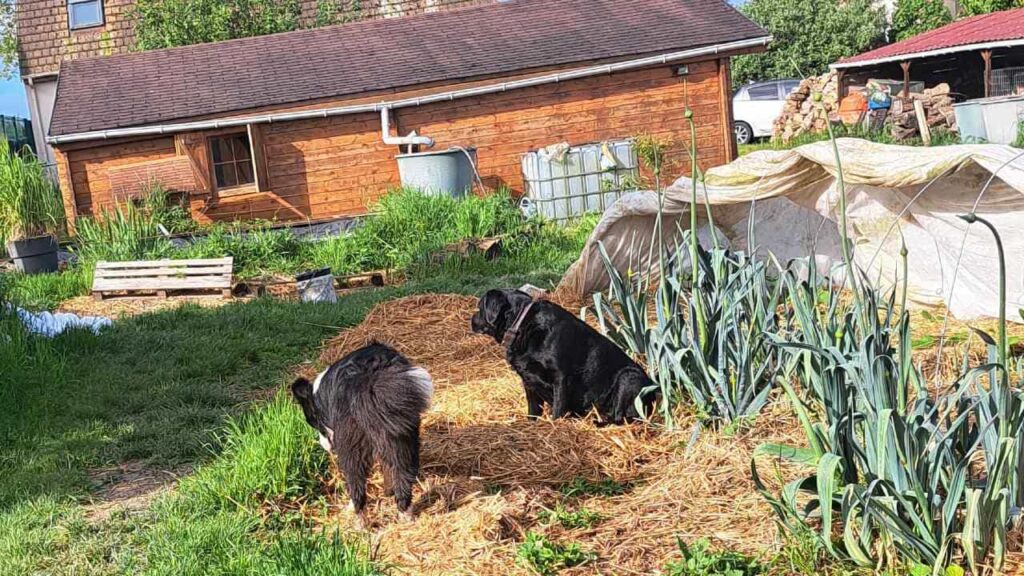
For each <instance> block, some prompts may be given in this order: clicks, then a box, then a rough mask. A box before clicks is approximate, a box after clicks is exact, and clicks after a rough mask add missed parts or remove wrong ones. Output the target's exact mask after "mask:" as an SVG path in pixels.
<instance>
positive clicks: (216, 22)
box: [132, 0, 302, 50]
mask: <svg viewBox="0 0 1024 576" xmlns="http://www.w3.org/2000/svg"><path fill="white" fill-rule="evenodd" d="M301 13H302V10H301V7H300V5H299V1H298V0H139V1H138V2H136V4H135V8H134V9H133V11H132V16H133V18H134V19H135V45H136V48H137V49H139V50H154V49H157V48H172V47H174V46H188V45H190V44H203V43H207V42H219V41H222V40H231V39H233V38H246V37H249V36H261V35H264V34H275V33H278V32H289V31H291V30H295V29H297V28H298V27H299V17H300V15H301Z"/></svg>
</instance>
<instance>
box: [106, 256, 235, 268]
mask: <svg viewBox="0 0 1024 576" xmlns="http://www.w3.org/2000/svg"><path fill="white" fill-rule="evenodd" d="M225 264H227V265H232V264H234V259H233V258H208V259H200V260H133V261H127V262H97V263H96V269H97V270H115V269H119V268H159V267H168V266H172V267H194V266H223V265H225Z"/></svg>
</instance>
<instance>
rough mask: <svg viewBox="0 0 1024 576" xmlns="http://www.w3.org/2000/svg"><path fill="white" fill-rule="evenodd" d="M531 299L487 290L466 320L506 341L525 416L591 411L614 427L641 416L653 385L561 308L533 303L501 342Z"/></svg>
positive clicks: (522, 294)
mask: <svg viewBox="0 0 1024 576" xmlns="http://www.w3.org/2000/svg"><path fill="white" fill-rule="evenodd" d="M532 301H533V299H532V298H531V297H530V295H529V294H526V293H525V292H521V291H519V290H491V291H489V292H487V293H486V294H484V297H483V298H481V299H480V303H479V311H477V313H476V314H474V315H473V318H472V320H471V321H470V325H471V327H472V329H473V332H476V333H478V334H487V335H489V336H492V337H494V339H495V341H497V342H498V343H499V344H501V343H503V342H505V344H506V346H507V359H508V363H509V364H510V365H511V366H512V368H513V369H514V370H515V371H516V373H518V374H519V376H520V377H521V378H522V379H523V388H524V389H525V390H526V404H527V406H528V411H527V413H528V414H529V416H530V417H531V418H539V417H540V416H541V415H542V413H543V409H544V405H545V404H548V405H550V407H551V416H552V417H553V418H561V417H562V416H565V415H569V414H571V415H575V416H583V415H585V414H586V413H587V412H589V411H590V410H591V408H597V410H598V412H599V413H600V415H601V417H602V419H603V420H605V421H607V422H611V423H613V424H621V423H623V422H629V421H632V420H635V419H637V418H639V417H640V414H639V413H638V412H637V410H636V405H635V402H634V401H635V399H636V398H637V397H638V396H640V395H641V394H642V393H643V391H644V390H645V389H647V388H648V387H650V386H652V383H651V380H650V378H648V377H647V374H645V373H644V371H643V369H641V368H640V366H639V365H637V363H636V362H634V361H633V360H632V359H630V358H629V357H628V356H627V355H626V354H625V353H624V352H623V351H622V350H621V349H619V347H617V346H615V344H613V343H612V342H611V341H610V340H608V339H607V338H605V337H604V336H602V335H601V334H600V333H599V332H597V331H596V330H594V329H593V328H591V327H590V326H587V324H586V323H584V322H583V321H581V320H580V319H578V318H576V317H575V316H573V315H572V314H570V313H569V312H568V311H566V310H565V309H563V308H561V307H559V306H558V305H556V304H554V303H552V302H547V301H544V300H538V301H536V302H534V303H533V306H532V307H531V308H530V309H529V310H527V311H526V314H525V316H523V319H522V322H521V324H520V326H519V329H518V330H517V331H516V332H515V333H514V334H509V336H510V338H509V340H508V341H507V342H506V341H505V340H506V332H508V331H509V330H511V329H512V328H513V326H514V324H515V322H516V319H517V318H519V315H520V313H521V312H522V311H523V310H524V308H526V307H527V306H529V305H530V302H532ZM652 396H653V394H651V393H648V394H645V397H644V400H643V404H644V405H645V406H647V407H646V408H645V411H646V412H648V413H649V407H650V405H651V404H652V403H653V400H654V399H653V397H652Z"/></svg>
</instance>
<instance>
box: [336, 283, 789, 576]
mask: <svg viewBox="0 0 1024 576" xmlns="http://www.w3.org/2000/svg"><path fill="white" fill-rule="evenodd" d="M475 309H476V299H474V298H467V297H462V296H447V295H446V296H438V295H429V296H414V297H410V298H404V299H401V300H396V301H391V302H387V303H384V304H381V305H379V306H378V307H377V308H375V309H374V310H373V311H372V312H371V313H370V315H369V316H367V318H366V321H365V322H364V323H363V324H362V325H360V326H359V327H357V328H354V329H352V330H349V331H346V332H343V333H342V334H341V335H340V336H338V337H337V338H335V339H334V340H332V341H331V342H330V343H329V344H328V346H327V348H326V349H325V351H324V353H323V355H322V358H321V360H322V361H323V362H324V363H326V362H331V361H333V360H336V359H337V358H340V357H341V356H342V355H344V354H345V353H347V352H349V351H351V350H353V349H354V348H356V347H358V346H360V345H362V344H364V343H365V342H367V341H369V340H371V339H378V340H380V341H383V342H387V343H389V344H391V345H393V346H395V347H396V348H398V349H399V350H401V351H402V352H403V353H405V354H407V355H408V356H409V357H410V358H411V359H413V360H414V361H416V362H417V363H419V364H421V365H423V366H424V367H425V368H427V369H428V370H429V371H430V372H431V373H432V374H433V375H434V377H435V383H436V384H437V391H436V394H435V398H434V406H433V407H432V409H431V411H430V412H429V413H428V415H427V417H426V419H425V422H424V431H423V454H422V461H423V470H422V474H421V478H422V480H421V483H420V491H419V497H418V502H417V513H418V516H417V519H416V521H415V522H414V523H412V524H401V523H398V521H397V518H396V514H395V510H394V504H393V503H392V502H391V501H390V500H386V499H384V498H383V496H382V488H381V486H380V479H379V478H378V479H377V480H376V482H375V486H374V487H373V488H372V489H371V510H370V511H369V512H370V517H371V520H372V522H373V523H374V525H375V526H376V534H375V539H376V540H377V544H378V545H379V549H380V551H381V553H382V554H383V556H384V559H385V560H386V561H389V562H393V563H394V564H395V565H396V566H397V570H398V571H399V572H400V573H407V574H482V575H491V574H494V575H499V574H500V575H506V574H527V573H529V572H528V570H527V569H526V568H524V567H522V566H518V565H517V564H516V561H515V554H516V545H517V543H518V542H519V541H521V539H522V538H523V537H524V535H525V534H526V532H527V531H536V532H540V533H544V534H545V535H547V536H549V537H550V538H552V539H555V540H559V541H565V542H568V541H574V542H579V543H580V545H581V546H582V547H583V548H584V549H586V550H589V551H592V552H595V553H597V557H598V558H597V560H596V561H595V562H594V563H591V564H589V565H588V566H584V567H581V568H577V569H574V570H571V571H566V572H565V573H568V574H573V573H578V574H584V573H586V574H591V573H594V572H595V571H596V572H600V573H616V574H636V573H651V572H652V571H655V570H658V569H659V568H660V567H662V566H663V565H664V563H665V562H666V561H667V560H669V559H671V558H673V557H674V554H675V549H676V546H675V537H676V536H681V537H683V538H684V539H686V540H692V539H696V538H700V537H708V538H710V539H711V540H712V542H713V543H715V544H717V545H720V546H728V547H731V548H736V549H739V550H743V551H746V552H750V553H755V554H756V553H760V552H764V551H766V550H769V549H771V548H773V547H774V546H775V540H776V531H775V528H774V525H773V521H772V516H771V512H770V510H769V508H768V506H767V505H766V504H765V503H764V501H763V500H762V499H761V497H760V496H759V495H758V494H757V493H756V491H755V490H754V488H753V485H752V483H751V481H750V473H749V470H750V459H751V456H752V451H753V449H754V447H756V446H757V445H758V444H760V443H762V442H766V441H773V442H798V441H799V431H798V429H797V426H796V423H795V422H794V421H793V419H792V418H791V417H789V416H788V415H787V411H786V410H784V409H783V408H781V407H780V408H776V409H773V410H772V411H771V412H770V413H769V414H767V415H765V416H764V417H763V418H761V419H760V420H759V422H758V424H757V426H756V427H755V429H754V430H751V431H746V432H742V433H739V434H737V435H733V436H729V435H722V434H715V433H710V432H708V433H704V434H702V435H701V436H700V437H699V438H698V439H697V441H696V442H695V443H693V444H692V445H689V440H690V437H691V435H690V433H689V431H686V432H679V433H668V432H664V431H661V430H658V429H656V428H654V427H650V426H645V425H633V426H608V427H598V426H596V425H595V424H594V423H593V421H591V420H568V419H567V420H560V421H555V422H552V421H549V420H544V421H539V422H531V421H528V420H527V419H526V417H525V413H526V407H525V400H524V398H523V393H522V390H521V385H520V383H519V380H518V378H517V377H516V376H515V374H514V373H512V372H511V371H510V370H509V369H508V367H507V365H506V363H505V361H504V359H503V357H502V353H501V349H500V347H499V346H498V345H497V344H496V343H495V342H494V341H493V340H490V339H488V338H485V337H480V336H475V335H473V334H471V333H470V331H469V317H470V315H471V314H472V313H473V311H474V310H475ZM570 310H572V308H570ZM688 445H689V446H688ZM764 466H765V469H766V470H767V471H768V473H769V475H771V473H772V472H771V471H772V470H773V469H774V468H773V466H772V465H771V463H770V462H769V463H765V464H764ZM577 478H586V479H588V480H592V481H597V480H600V479H602V478H612V479H614V480H616V481H617V482H620V483H622V484H625V485H628V486H630V489H629V490H628V491H627V492H626V493H625V494H621V495H618V496H612V497H601V496H593V497H584V498H579V499H571V500H567V501H565V504H566V505H567V506H569V507H570V508H576V507H585V508H587V509H589V510H592V511H595V512H598V513H600V514H602V515H603V516H605V519H604V520H603V521H601V522H600V523H598V524H597V525H596V526H595V527H593V528H590V529H575V530H567V529H565V528H562V527H561V526H559V525H545V524H543V523H542V522H541V521H540V520H539V519H538V515H539V514H540V513H541V512H542V511H544V510H545V509H546V508H552V507H554V506H555V505H556V504H557V503H559V502H560V501H562V499H563V496H562V495H561V493H560V492H559V491H558V487H559V486H562V485H564V484H568V483H570V482H572V481H573V480H575V479H577ZM339 508H340V506H339ZM351 520H352V519H351V517H350V516H349V515H348V513H346V512H341V511H339V512H338V513H337V514H336V515H334V516H333V517H332V518H331V519H330V521H331V522H337V523H341V524H343V525H347V526H350V525H351Z"/></svg>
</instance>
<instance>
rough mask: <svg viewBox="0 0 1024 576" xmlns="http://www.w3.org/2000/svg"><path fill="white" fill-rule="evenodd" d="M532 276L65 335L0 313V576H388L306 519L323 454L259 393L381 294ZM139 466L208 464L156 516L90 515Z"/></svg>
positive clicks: (354, 545) (318, 500)
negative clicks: (104, 484) (104, 480)
mask: <svg viewBox="0 0 1024 576" xmlns="http://www.w3.org/2000/svg"><path fill="white" fill-rule="evenodd" d="M521 282H533V283H543V282H544V280H543V278H542V277H540V276H538V275H535V274H530V273H529V272H517V273H516V274H513V275H510V276H502V277H487V276H483V275H481V276H478V277H473V278H461V279H458V280H452V279H448V278H444V277H441V276H433V277H428V278H423V279H421V280H416V281H414V282H410V283H408V284H406V285H403V286H401V287H392V288H384V289H379V290H370V291H363V292H356V293H353V294H349V295H346V296H343V297H342V298H341V300H340V301H339V303H338V304H336V305H315V304H301V303H296V302H284V301H278V300H273V299H260V300H257V301H254V302H251V303H236V304H230V305H227V306H224V307H221V308H217V309H205V308H199V307H196V306H185V307H182V308H180V309H177V310H172V311H164V312H159V313H155V314H151V315H144V316H139V317H135V318H131V319H125V320H121V321H118V322H116V323H115V325H114V327H113V328H111V329H108V330H107V331H105V332H104V333H103V334H102V335H101V336H98V337H97V336H94V335H92V334H88V333H82V332H72V333H67V334H65V335H62V336H61V337H58V338H56V339H54V340H46V339H43V338H39V337H34V336H31V335H27V334H26V333H25V332H24V330H22V329H21V327H20V324H18V323H17V321H16V320H15V319H14V318H13V317H12V316H11V315H9V314H0V406H3V407H4V409H3V410H0V574H69V573H71V574H104V575H106V574H159V575H164V574H166V575H171V574H175V575H176V574H195V575H200V574H203V575H205V574H224V575H227V574H257V575H260V574H267V575H279V574H301V575H307V574H351V575H369V574H377V573H379V571H380V570H382V567H381V566H380V564H379V562H377V561H376V560H375V559H374V558H372V555H371V554H370V553H369V548H368V547H367V546H366V543H365V542H361V541H358V540H357V541H353V540H351V539H350V538H349V537H347V536H344V537H342V536H337V535H335V534H332V533H324V532H323V531H322V530H321V529H319V528H317V527H315V526H311V525H309V524H308V522H307V521H306V520H303V518H304V516H303V515H301V514H298V513H297V512H296V511H297V510H298V509H299V508H305V509H307V510H308V509H310V508H312V509H323V510H326V505H327V500H326V495H325V494H323V493H321V492H320V486H321V480H322V477H323V475H324V473H325V470H326V461H325V458H324V454H323V452H322V450H320V448H319V447H318V446H317V443H316V440H315V437H314V436H313V435H312V434H310V433H309V430H308V426H307V425H306V424H305V422H304V420H303V418H302V415H301V412H300V411H299V410H298V408H297V407H296V406H294V405H293V403H292V402H291V401H290V399H289V397H288V396H287V393H285V392H278V393H277V394H271V395H272V396H273V398H272V399H271V400H270V401H269V402H267V403H264V402H263V401H262V400H261V399H262V398H266V397H267V394H268V392H267V391H271V392H272V391H274V390H275V389H278V390H281V389H282V388H283V386H285V385H286V384H287V383H288V382H289V381H290V377H289V374H290V372H291V370H292V369H293V367H294V366H296V365H298V364H301V363H302V362H303V361H309V360H315V358H316V356H317V354H318V350H319V345H320V343H321V342H323V341H324V340H325V339H326V338H328V337H330V336H333V335H334V334H336V333H337V331H338V330H339V329H341V328H343V327H346V326H352V325H354V324H356V323H358V322H359V321H361V319H362V318H363V316H364V315H365V314H366V312H367V311H368V310H369V309H370V308H371V307H372V306H373V305H374V304H376V303H378V302H380V301H382V300H385V299H389V298H395V297H399V296H403V295H407V294H410V293H420V292H441V293H445V292H461V293H470V294H479V293H482V292H483V291H484V290H486V289H488V288H491V287H493V286H495V285H507V286H515V285H518V283H521ZM2 286H6V287H7V288H10V287H11V285H10V283H9V282H8V283H4V284H3V285H0V298H2V297H4V293H3V290H4V288H3V287H2ZM124 462H138V463H141V464H142V465H144V466H146V467H147V468H149V469H155V470H175V469H178V468H179V467H181V466H197V469H196V470H195V471H194V473H191V474H189V475H188V476H186V477H185V478H184V479H182V480H181V482H180V483H179V486H178V488H177V490H176V491H174V492H172V493H170V494H169V495H167V496H164V497H162V498H160V499H159V500H158V501H157V502H155V503H154V504H153V505H152V506H150V507H149V508H148V509H146V510H143V511H140V512H134V513H132V514H121V515H115V516H114V517H112V518H110V519H108V520H105V521H102V522H94V521H90V520H88V519H87V518H86V517H85V512H84V509H83V508H82V505H81V503H83V502H86V501H88V499H89V498H90V497H91V495H92V494H93V493H94V491H95V489H96V488H97V487H96V486H95V485H94V480H93V478H94V477H95V476H94V475H91V473H92V472H95V471H97V470H100V469H106V468H108V467H111V466H116V465H118V464H120V463H124ZM335 539H337V541H336V542H335Z"/></svg>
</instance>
